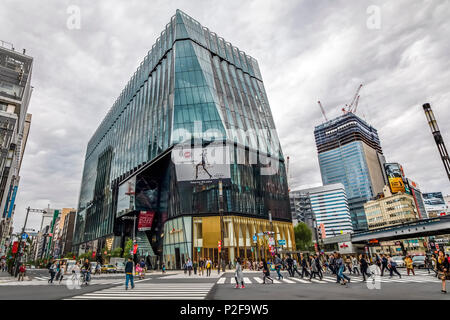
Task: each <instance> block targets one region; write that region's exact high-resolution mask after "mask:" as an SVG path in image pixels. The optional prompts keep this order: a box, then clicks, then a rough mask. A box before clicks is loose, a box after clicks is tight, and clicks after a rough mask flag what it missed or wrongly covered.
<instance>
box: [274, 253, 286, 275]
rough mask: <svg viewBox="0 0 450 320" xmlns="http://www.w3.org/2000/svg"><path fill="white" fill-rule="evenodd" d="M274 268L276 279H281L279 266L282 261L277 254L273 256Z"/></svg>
mask: <svg viewBox="0 0 450 320" xmlns="http://www.w3.org/2000/svg"><path fill="white" fill-rule="evenodd" d="M274 263H275V270H276V271H277V275H278V280H280V279H283V278H284V277H283V275H282V274H281V272H280V271H281V267H282V264H283V261H282V260H281V259H280V257H279V256H278V255H276V256H275V261H274Z"/></svg>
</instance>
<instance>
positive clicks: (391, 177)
mask: <svg viewBox="0 0 450 320" xmlns="http://www.w3.org/2000/svg"><path fill="white" fill-rule="evenodd" d="M384 171H385V172H386V177H387V179H388V181H389V186H390V188H391V192H392V193H397V192H405V191H406V189H405V183H404V182H403V179H404V174H403V168H402V166H401V165H400V164H398V163H385V164H384Z"/></svg>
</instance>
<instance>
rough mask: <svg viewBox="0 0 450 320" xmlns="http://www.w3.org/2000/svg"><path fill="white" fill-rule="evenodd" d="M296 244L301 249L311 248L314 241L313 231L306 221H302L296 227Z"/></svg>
mask: <svg viewBox="0 0 450 320" xmlns="http://www.w3.org/2000/svg"><path fill="white" fill-rule="evenodd" d="M294 234H295V245H296V247H297V249H299V250H309V249H310V248H311V247H312V245H313V243H312V231H311V229H310V228H309V227H308V226H307V225H306V223H303V222H300V223H299V224H297V225H296V226H295V228H294Z"/></svg>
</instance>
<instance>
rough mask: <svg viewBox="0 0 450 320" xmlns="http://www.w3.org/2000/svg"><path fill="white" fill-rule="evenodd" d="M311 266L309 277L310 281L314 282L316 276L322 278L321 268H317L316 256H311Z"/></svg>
mask: <svg viewBox="0 0 450 320" xmlns="http://www.w3.org/2000/svg"><path fill="white" fill-rule="evenodd" d="M309 265H310V270H311V273H310V275H309V281H312V278H313V277H314V279H315V278H316V275H318V276H319V278H320V274H319V268H318V267H317V263H316V256H314V255H313V256H311V260H310V263H309ZM320 280H322V278H320Z"/></svg>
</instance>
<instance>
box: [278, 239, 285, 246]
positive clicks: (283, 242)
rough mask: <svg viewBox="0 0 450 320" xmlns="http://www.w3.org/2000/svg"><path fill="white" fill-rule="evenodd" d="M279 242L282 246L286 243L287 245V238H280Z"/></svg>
mask: <svg viewBox="0 0 450 320" xmlns="http://www.w3.org/2000/svg"><path fill="white" fill-rule="evenodd" d="M278 244H279V245H280V246H285V245H286V240H284V239H280V240H278Z"/></svg>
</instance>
